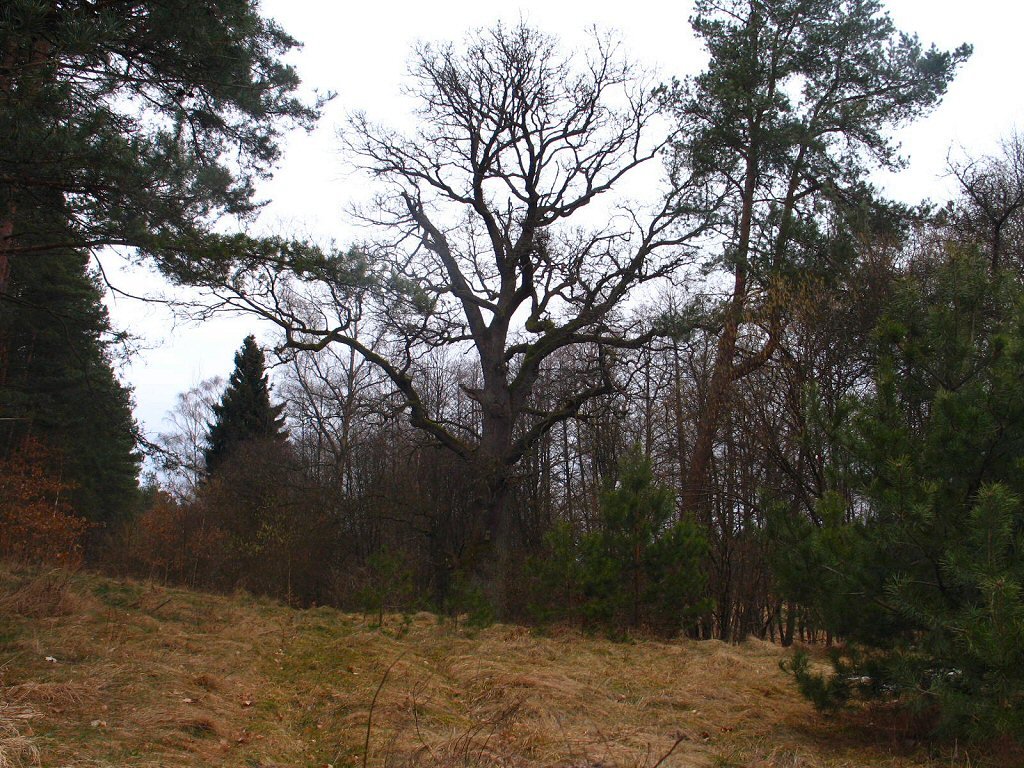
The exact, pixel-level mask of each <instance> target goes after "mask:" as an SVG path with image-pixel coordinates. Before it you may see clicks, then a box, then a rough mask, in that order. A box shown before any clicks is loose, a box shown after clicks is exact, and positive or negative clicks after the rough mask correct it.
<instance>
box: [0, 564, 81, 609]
mask: <svg viewBox="0 0 1024 768" xmlns="http://www.w3.org/2000/svg"><path fill="white" fill-rule="evenodd" d="M28 573H29V574H30V575H29V576H28V578H24V579H22V580H21V582H20V583H18V584H16V585H15V586H14V587H13V589H10V590H9V591H7V592H6V594H2V595H0V614H4V613H10V614H17V615H19V616H29V617H33V618H44V617H48V616H68V615H71V614H73V613H76V612H78V611H79V610H81V608H82V604H81V598H80V596H79V595H78V594H77V593H75V592H74V591H72V590H71V589H70V586H69V585H70V583H71V579H72V577H73V574H72V572H71V571H63V570H48V571H42V572H39V573H34V572H32V571H31V570H30V571H29V572H28Z"/></svg>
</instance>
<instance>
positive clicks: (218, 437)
mask: <svg viewBox="0 0 1024 768" xmlns="http://www.w3.org/2000/svg"><path fill="white" fill-rule="evenodd" d="M283 410H284V404H283V403H281V404H278V405H272V404H271V402H270V385H269V384H268V383H267V373H266V360H265V358H264V356H263V350H261V349H260V347H259V345H258V344H257V343H256V339H255V337H253V336H252V335H250V336H247V337H246V338H245V341H244V342H243V343H242V348H241V349H240V350H239V351H238V352H237V353H236V354H235V369H234V371H232V373H231V377H230V378H229V379H228V386H227V388H226V389H225V390H224V396H223V397H222V398H221V401H220V403H218V404H217V405H215V406H213V415H214V421H213V423H212V424H210V433H209V437H208V440H207V442H208V443H209V447H208V448H207V449H206V452H205V456H206V471H207V473H209V474H214V473H216V471H217V468H218V467H219V466H220V465H221V464H222V463H223V462H224V460H225V459H226V458H227V457H228V456H229V455H231V453H232V452H233V451H235V449H236V448H237V447H238V446H239V445H241V444H243V443H247V442H251V441H266V442H271V443H275V442H276V443H283V442H284V441H285V440H286V439H287V436H288V433H287V432H286V431H285V429H284V417H283V416H282V415H281V412H282V411H283Z"/></svg>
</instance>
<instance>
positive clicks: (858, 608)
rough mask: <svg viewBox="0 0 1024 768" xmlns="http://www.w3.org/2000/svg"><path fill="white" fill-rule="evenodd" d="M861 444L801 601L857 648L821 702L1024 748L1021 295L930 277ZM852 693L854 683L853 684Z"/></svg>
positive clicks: (1009, 288)
mask: <svg viewBox="0 0 1024 768" xmlns="http://www.w3.org/2000/svg"><path fill="white" fill-rule="evenodd" d="M878 346H879V359H878V366H877V372H876V390H875V392H874V394H873V395H872V396H870V397H868V398H866V399H863V400H862V401H861V402H860V403H859V404H858V405H857V407H856V409H855V413H854V417H853V420H852V425H851V431H850V435H849V437H848V451H849V454H850V456H851V457H852V459H853V473H854V476H853V477H851V478H848V482H849V485H850V487H851V488H852V489H853V490H854V492H855V494H856V495H855V498H854V503H853V506H852V512H853V515H852V517H851V516H850V515H849V513H846V514H844V512H845V511H846V510H847V509H848V507H847V504H845V503H844V502H843V500H842V499H839V498H838V497H829V498H827V499H826V500H825V501H824V502H823V503H822V505H821V519H822V521H823V524H822V526H821V527H819V528H814V527H813V526H808V527H807V530H806V531H805V535H806V537H805V540H804V542H803V544H802V545H801V546H802V549H803V550H805V551H806V552H807V553H808V556H807V557H806V558H801V559H802V560H803V563H802V567H800V568H791V569H789V571H788V572H787V571H785V570H780V571H779V573H780V574H781V575H782V576H783V580H784V582H785V586H786V588H787V590H788V591H789V592H790V594H792V595H793V596H794V597H797V598H799V599H801V600H805V601H806V602H807V603H808V604H810V605H812V606H814V607H815V610H816V611H817V613H818V615H819V616H820V617H821V620H822V621H823V622H824V623H825V625H826V626H827V627H828V628H829V629H830V630H831V631H832V632H834V633H835V634H837V635H839V636H841V637H842V638H844V639H845V640H846V641H848V642H849V643H850V645H849V647H848V648H847V649H846V651H845V652H844V653H843V654H841V655H839V656H837V658H836V677H835V678H834V679H833V680H832V681H831V682H826V681H822V680H815V679H814V676H813V675H812V674H811V673H810V672H809V671H808V669H807V667H806V665H801V664H799V663H798V665H797V667H796V671H797V673H798V680H800V682H801V685H802V687H804V688H805V689H806V690H807V692H808V693H809V694H811V695H812V696H813V697H814V698H815V699H816V700H819V701H820V702H826V701H828V700H832V701H833V702H834V701H835V700H839V701H842V700H844V699H846V698H848V697H850V696H853V695H857V694H860V695H875V696H877V695H885V696H887V697H892V696H894V695H895V696H898V697H900V698H902V699H903V700H905V701H907V702H908V703H910V704H913V705H915V706H917V707H919V708H921V709H923V710H926V711H929V710H930V711H932V712H933V713H934V715H935V716H936V717H937V721H936V722H937V725H938V726H939V727H940V728H944V729H946V730H947V731H948V732H949V733H953V734H958V735H968V736H975V737H978V736H992V735H995V734H1009V735H1013V736H1016V737H1018V738H1019V737H1022V736H1024V557H1022V556H1021V555H1022V552H1024V538H1022V531H1024V507H1022V504H1021V498H1022V497H1024V294H1022V292H1021V289H1020V287H1019V286H1018V285H1016V284H1014V283H1011V282H1009V281H1007V280H1006V279H1004V277H1003V276H1001V275H998V274H997V275H995V276H992V275H990V274H989V272H988V269H987V265H986V263H985V260H984V259H983V258H981V257H977V256H975V255H973V254H962V253H953V254H952V255H948V256H939V257H937V258H936V259H935V260H934V261H928V262H924V263H921V264H918V265H916V266H915V269H914V270H913V271H912V272H911V274H909V275H908V276H907V277H906V278H905V279H904V280H903V281H902V283H901V284H900V285H899V286H898V287H897V290H896V292H895V296H894V299H893V303H892V306H891V308H890V312H889V315H888V319H887V320H886V321H884V322H883V323H882V325H881V326H880V328H879V329H878ZM850 681H856V684H852V683H851V682H850Z"/></svg>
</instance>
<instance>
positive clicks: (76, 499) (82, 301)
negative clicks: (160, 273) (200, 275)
mask: <svg viewBox="0 0 1024 768" xmlns="http://www.w3.org/2000/svg"><path fill="white" fill-rule="evenodd" d="M116 342H117V338H116V336H115V335H114V334H113V333H112V329H111V327H110V322H109V319H108V316H107V311H106V309H105V307H104V306H103V303H102V290H101V288H100V285H99V282H98V280H97V278H96V276H95V275H92V274H91V273H90V272H89V268H88V257H87V256H85V255H83V254H80V253H75V252H65V253H41V254H37V255H35V256H34V257H33V258H31V259H19V260H18V261H16V262H14V263H13V265H12V270H11V273H10V285H9V293H8V295H7V297H6V300H5V301H3V302H0V349H2V350H3V351H4V352H5V359H4V360H0V416H2V417H3V421H0V429H2V431H0V450H2V451H3V452H4V453H5V455H6V454H9V453H10V452H12V451H15V450H17V449H18V447H19V446H20V445H21V444H22V443H23V442H24V441H25V440H28V439H29V438H31V439H33V440H36V441H39V442H41V443H42V444H44V445H45V446H46V448H47V451H46V455H47V456H49V457H50V460H49V464H50V466H49V467H48V470H49V471H50V472H51V473H52V474H53V475H54V478H55V480H57V481H59V482H61V483H63V484H66V485H67V486H68V487H70V488H71V489H72V490H71V496H70V508H71V509H72V511H73V512H74V513H75V514H77V515H79V516H81V517H84V518H87V519H89V520H91V521H93V522H95V523H98V524H101V525H104V526H110V525H113V524H115V523H117V522H119V521H122V520H124V519H125V518H127V517H128V516H129V515H130V514H131V513H132V512H133V511H134V509H135V506H136V502H137V493H138V471H139V461H140V457H139V455H138V453H137V452H136V426H135V422H134V420H133V418H132V402H131V394H130V392H129V390H128V389H127V388H126V387H125V386H124V385H122V384H121V383H120V381H118V379H117V376H116V375H115V373H114V369H113V363H112V357H113V348H114V345H115V344H116Z"/></svg>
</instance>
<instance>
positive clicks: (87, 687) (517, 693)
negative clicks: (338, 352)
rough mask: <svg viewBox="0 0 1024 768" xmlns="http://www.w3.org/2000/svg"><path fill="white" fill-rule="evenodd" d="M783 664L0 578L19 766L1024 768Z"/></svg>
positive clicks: (25, 576)
mask: <svg viewBox="0 0 1024 768" xmlns="http://www.w3.org/2000/svg"><path fill="white" fill-rule="evenodd" d="M785 655H786V653H785V652H784V651H783V650H781V649H780V648H778V647H776V646H773V645H770V644H768V643H762V642H758V641H751V642H748V643H745V644H743V645H740V646H730V645H725V644H722V643H718V642H703V643H696V642H689V641H680V642H674V643H664V642H654V641H636V642H629V643H613V642H609V641H607V640H604V639H600V638H589V637H584V636H581V635H580V634H578V633H575V632H569V631H564V632H554V633H552V634H550V635H547V636H538V635H537V634H536V633H534V632H531V631H530V630H529V629H524V628H521V627H513V626H501V625H499V626H494V627H490V628H488V629H484V630H468V629H466V628H464V627H458V626H453V625H452V624H450V623H443V622H439V621H438V619H437V618H436V617H434V616H433V615H430V614H425V613H424V614H417V615H415V616H412V617H397V616H396V617H388V618H387V620H386V622H385V625H384V626H383V627H377V626H375V625H373V624H371V623H370V620H369V619H367V618H365V617H363V616H361V615H356V614H345V613H341V612H338V611H335V610H331V609H326V608H319V609H312V610H305V611H297V610H294V609H290V608H286V607H283V606H281V605H278V604H275V603H273V602H270V601H264V600H259V599H256V598H252V597H250V596H247V595H238V596H234V597H225V596H216V595H207V594H200V593H195V592H189V591H186V590H180V589H167V588H163V587H157V586H154V585H149V584H143V583H137V582H122V581H113V580H110V579H105V578H101V577H98V576H92V575H87V574H75V575H74V576H70V575H68V574H62V573H59V572H51V573H39V572H32V571H25V570H17V569H12V568H11V567H9V566H0V768H6V766H28V765H45V766H66V767H67V768H85V767H86V766H88V767H89V768H96V767H99V766H122V765H132V766H161V767H164V766H168V767H169V766H196V765H204V766H206V765H209V766H246V767H247V768H271V767H272V766H319V767H320V768H323V766H327V765H331V766H334V767H335V768H340V767H341V766H364V765H365V766H375V767H383V766H395V767H398V766H428V767H431V768H450V767H452V768H454V767H456V766H459V767H468V766H510V767H513V766H564V767H566V768H569V767H570V766H571V767H572V768H597V767H598V766H603V767H604V768H612V766H624V767H625V766H645V767H646V768H655V767H657V768H669V767H670V766H677V767H678V766H712V767H714V766H717V767H718V768H726V767H727V766H737V767H740V766H743V767H747V766H750V767H752V768H860V767H861V766H865V767H866V766H886V767H888V768H939V767H940V766H941V767H942V768H947V767H949V766H965V767H966V766H978V765H983V764H993V765H1006V766H1009V765H1019V764H1020V762H1019V759H1020V755H1019V754H1018V755H1016V756H1014V755H1009V756H996V757H993V756H991V755H989V756H988V757H987V758H986V759H985V760H983V757H985V756H983V755H977V754H973V753H972V754H965V753H964V752H963V750H953V749H952V748H944V749H943V750H938V751H933V753H932V754H929V752H928V751H927V750H926V749H925V747H924V746H922V745H921V744H920V743H918V742H916V741H914V740H913V739H912V738H910V737H909V736H908V735H907V734H905V733H902V732H900V731H899V729H898V728H894V727H892V720H891V719H888V718H886V719H885V722H884V723H879V724H878V727H875V725H874V724H873V723H872V721H871V713H869V712H867V713H866V712H863V711H862V712H857V713H853V714H844V715H841V716H833V717H826V716H824V715H821V714H818V713H816V712H814V710H813V709H812V708H811V707H810V706H809V705H808V704H807V703H806V702H805V701H803V700H802V699H801V698H800V697H799V696H798V695H797V694H796V693H795V691H794V689H793V686H792V684H791V682H790V680H789V679H788V678H787V677H786V675H785V674H784V673H783V672H781V671H780V669H779V664H778V663H779V660H780V659H782V658H783V657H784V656H785ZM883 717H884V713H883ZM368 724H369V725H370V727H369V728H368V727H367V726H368ZM986 760H987V761H988V762H987V763H986ZM1014 760H1017V762H1013V761H1014Z"/></svg>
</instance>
